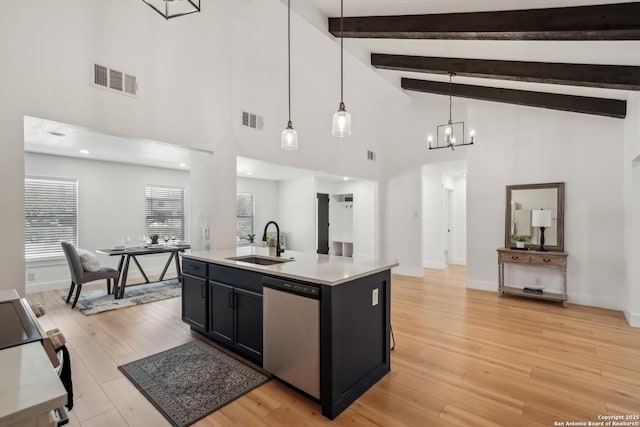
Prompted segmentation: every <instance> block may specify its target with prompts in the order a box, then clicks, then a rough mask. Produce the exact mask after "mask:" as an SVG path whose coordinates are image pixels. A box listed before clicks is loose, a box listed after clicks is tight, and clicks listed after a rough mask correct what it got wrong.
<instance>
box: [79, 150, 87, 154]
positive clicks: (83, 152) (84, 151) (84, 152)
mask: <svg viewBox="0 0 640 427" xmlns="http://www.w3.org/2000/svg"><path fill="white" fill-rule="evenodd" d="M80 153H82V154H89V150H80Z"/></svg>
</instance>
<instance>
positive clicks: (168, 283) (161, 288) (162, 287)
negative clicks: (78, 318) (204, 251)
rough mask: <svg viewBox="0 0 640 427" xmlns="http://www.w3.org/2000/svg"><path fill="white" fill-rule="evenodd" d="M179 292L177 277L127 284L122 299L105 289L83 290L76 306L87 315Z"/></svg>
mask: <svg viewBox="0 0 640 427" xmlns="http://www.w3.org/2000/svg"><path fill="white" fill-rule="evenodd" d="M181 294H182V286H181V284H180V282H179V281H178V279H169V280H164V281H162V282H155V283H145V284H143V285H132V286H127V287H126V288H125V290H124V298H122V299H115V298H114V297H113V295H107V290H106V289H97V290H83V291H82V292H80V298H79V299H78V304H76V308H77V309H79V310H80V311H81V312H82V314H86V315H89V314H96V313H102V312H103V311H109V310H117V309H119V308H125V307H131V306H134V305H140V304H146V303H148V302H154V301H160V300H163V299H167V298H173V297H179V296H180V295H181ZM62 299H64V300H66V299H67V296H66V294H65V295H62ZM72 300H73V299H72Z"/></svg>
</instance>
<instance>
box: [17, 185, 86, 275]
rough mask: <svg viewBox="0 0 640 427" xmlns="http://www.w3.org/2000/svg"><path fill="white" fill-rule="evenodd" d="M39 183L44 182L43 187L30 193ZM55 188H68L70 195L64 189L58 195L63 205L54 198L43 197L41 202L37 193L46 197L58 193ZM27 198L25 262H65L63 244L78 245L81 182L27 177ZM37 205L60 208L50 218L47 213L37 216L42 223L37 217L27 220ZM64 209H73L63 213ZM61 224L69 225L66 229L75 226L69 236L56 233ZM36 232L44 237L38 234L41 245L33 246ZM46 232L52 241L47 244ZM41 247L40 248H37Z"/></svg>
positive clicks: (25, 202)
mask: <svg viewBox="0 0 640 427" xmlns="http://www.w3.org/2000/svg"><path fill="white" fill-rule="evenodd" d="M37 182H40V183H41V187H42V188H40V189H33V190H30V189H29V186H30V185H34V186H35V185H36V183H37ZM56 186H63V187H66V191H67V194H63V190H62V189H61V190H60V192H59V193H57V194H58V196H59V197H60V198H64V200H65V201H66V203H65V204H64V205H62V204H60V203H59V202H58V203H56V202H54V201H53V200H51V199H49V200H47V198H44V197H43V198H42V199H41V200H39V197H37V194H34V193H36V192H37V191H40V192H44V193H46V194H47V195H51V194H55V187H56ZM69 193H70V194H69ZM24 197H25V198H24V207H25V212H24V215H25V216H24V235H25V238H24V258H25V262H28V263H33V262H40V261H51V260H60V259H64V251H63V250H62V246H61V245H60V242H61V241H63V240H64V241H68V242H69V243H71V244H73V245H74V246H76V247H77V246H78V239H79V237H78V234H79V233H78V231H79V230H78V229H79V227H78V222H79V221H78V218H79V212H78V180H77V179H76V178H60V177H49V176H35V175H27V176H25V180H24ZM38 203H41V204H42V206H41V208H42V209H43V210H46V209H54V208H55V209H57V212H55V213H49V215H47V214H46V212H45V213H44V214H42V215H38V218H39V220H36V215H35V214H33V215H30V217H29V218H28V217H27V215H29V213H30V212H31V211H33V206H34V205H36V204H38ZM65 209H67V210H68V209H71V210H70V211H67V212H64V210H65ZM61 221H62V222H63V223H68V225H67V226H66V227H69V226H71V227H72V230H71V232H70V233H68V232H62V231H58V235H56V234H55V233H54V232H55V229H56V228H60V227H61V224H60V222H61ZM29 222H31V224H29ZM37 222H39V223H40V224H39V225H36V224H34V223H37ZM47 223H48V224H47ZM69 223H70V224H69ZM28 224H29V225H28ZM55 224H57V225H55ZM34 232H39V233H40V234H42V236H39V235H38V234H36V235H35V237H36V238H37V237H39V238H40V241H39V242H38V243H32V241H33V240H34V239H33V237H32V236H33V235H34ZM43 233H47V235H48V236H50V237H49V240H50V241H49V242H47V241H46V240H47V239H46V235H45V234H43ZM43 237H45V238H43ZM51 237H55V239H53V240H51ZM36 240H38V239H36ZM54 240H55V241H54ZM34 245H35V246H34ZM38 246H40V247H39V248H38ZM30 247H31V248H32V250H30Z"/></svg>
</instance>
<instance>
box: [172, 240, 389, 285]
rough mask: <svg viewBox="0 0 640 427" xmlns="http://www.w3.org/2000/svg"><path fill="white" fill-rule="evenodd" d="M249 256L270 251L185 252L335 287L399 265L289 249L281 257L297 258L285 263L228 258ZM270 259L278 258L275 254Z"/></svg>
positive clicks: (232, 264)
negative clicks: (265, 262) (248, 261)
mask: <svg viewBox="0 0 640 427" xmlns="http://www.w3.org/2000/svg"><path fill="white" fill-rule="evenodd" d="M246 255H259V256H261V257H269V256H268V255H269V251H268V248H265V247H255V246H244V247H239V248H232V249H219V250H211V251H195V252H191V253H185V254H183V255H182V256H183V257H184V258H191V259H195V260H199V261H205V262H210V263H213V264H219V265H226V266H229V267H235V268H240V269H243V270H250V271H256V272H258V273H264V274H269V275H272V276H279V277H285V278H288V279H297V280H302V281H305V282H311V283H317V284H320V285H326V286H335V285H339V284H341V283H345V282H348V281H351V280H354V279H358V278H360V277H365V276H370V275H371V274H375V273H379V272H381V271H385V270H389V269H391V268H392V267H396V266H397V265H398V263H397V262H388V261H361V260H354V259H353V258H349V257H342V256H329V255H322V254H311V253H307V252H296V251H289V250H287V251H285V252H283V253H282V255H281V256H280V258H282V259H290V258H294V260H293V261H290V262H285V263H282V264H274V265H258V264H251V263H247V262H242V261H235V260H231V259H228V258H231V257H237V256H246ZM269 258H273V259H278V258H275V257H269Z"/></svg>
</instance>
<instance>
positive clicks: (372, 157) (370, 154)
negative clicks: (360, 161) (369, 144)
mask: <svg viewBox="0 0 640 427" xmlns="http://www.w3.org/2000/svg"><path fill="white" fill-rule="evenodd" d="M367 159H369V160H372V161H374V162H375V161H376V153H374V152H373V151H367Z"/></svg>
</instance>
